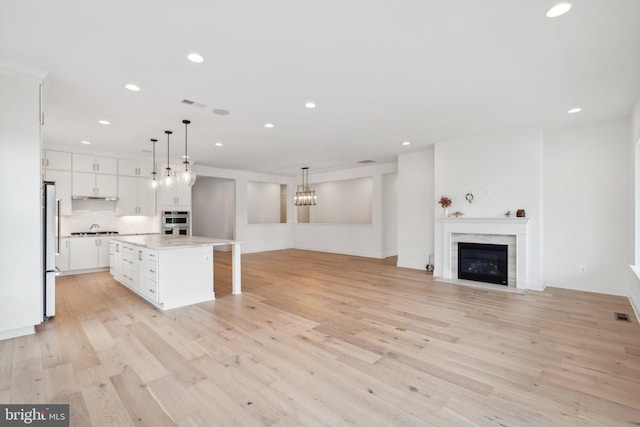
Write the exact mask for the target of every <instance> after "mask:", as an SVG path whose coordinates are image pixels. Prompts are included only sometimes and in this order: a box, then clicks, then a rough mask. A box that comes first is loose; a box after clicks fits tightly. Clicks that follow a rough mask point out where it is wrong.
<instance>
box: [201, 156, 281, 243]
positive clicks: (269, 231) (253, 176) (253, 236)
mask: <svg viewBox="0 0 640 427" xmlns="http://www.w3.org/2000/svg"><path fill="white" fill-rule="evenodd" d="M194 171H195V172H196V173H197V174H198V180H200V177H212V178H222V179H227V180H233V181H234V182H235V187H234V202H233V205H232V206H231V209H232V210H233V212H232V213H230V212H227V215H228V217H230V216H231V217H233V218H234V224H233V229H234V231H235V232H234V237H233V238H234V239H235V240H239V241H241V242H242V244H241V245H240V246H241V250H242V253H251V252H262V251H272V250H277V249H287V248H291V247H293V231H292V228H291V225H290V224H279V223H278V224H249V221H248V219H249V216H248V203H247V185H248V183H249V181H256V182H270V183H276V184H285V185H287V186H288V187H287V190H288V191H287V192H288V193H289V194H293V193H292V192H291V191H292V189H293V178H291V177H283V176H278V175H269V174H260V173H255V172H246V171H238V170H232V169H222V168H214V167H209V166H203V165H194ZM196 184H197V181H196ZM278 197H279V196H278ZM196 198H199V197H198V196H193V197H192V204H193V203H198V201H196ZM278 200H279V199H278ZM292 207H293V201H291V203H290V204H289V205H288V206H287V218H291V217H292V212H293V209H292ZM278 222H279V221H278Z"/></svg>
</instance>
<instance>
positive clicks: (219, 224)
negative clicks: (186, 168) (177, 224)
mask: <svg viewBox="0 0 640 427" xmlns="http://www.w3.org/2000/svg"><path fill="white" fill-rule="evenodd" d="M229 184H231V185H229ZM191 200H192V203H191V220H192V230H191V231H192V234H193V235H194V236H205V237H216V238H221V239H233V224H232V222H233V221H234V218H233V217H231V218H229V215H228V212H229V211H231V212H234V209H230V206H231V207H234V203H233V181H230V180H226V179H219V178H210V177H203V176H199V177H198V179H197V181H196V182H195V184H194V185H193V187H192V188H191ZM230 219H231V221H229V220H230Z"/></svg>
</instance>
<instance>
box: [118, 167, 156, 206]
mask: <svg viewBox="0 0 640 427" xmlns="http://www.w3.org/2000/svg"><path fill="white" fill-rule="evenodd" d="M150 183H151V180H150V179H147V178H136V177H133V176H122V175H120V177H119V178H118V207H117V209H116V215H145V216H153V215H156V193H155V192H154V191H153V190H151V185H150Z"/></svg>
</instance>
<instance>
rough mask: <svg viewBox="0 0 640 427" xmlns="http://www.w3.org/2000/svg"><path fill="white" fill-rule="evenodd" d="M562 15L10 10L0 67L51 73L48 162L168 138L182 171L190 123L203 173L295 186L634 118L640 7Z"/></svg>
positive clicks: (189, 4)
mask: <svg viewBox="0 0 640 427" xmlns="http://www.w3.org/2000/svg"><path fill="white" fill-rule="evenodd" d="M555 3H556V1H555V0H484V1H478V0H446V1H443V0H438V1H435V0H404V1H392V0H323V1H309V0H271V1H263V0H226V1H214V0H181V1H176V0H136V1H130V0H109V1H95V0H94V1H89V0H57V1H50V0H20V1H16V0H0V57H2V58H5V59H9V60H13V61H18V62H21V63H24V64H28V65H31V66H35V67H39V68H42V69H44V70H47V71H48V73H49V74H48V77H47V81H46V87H45V96H46V97H45V109H46V123H45V126H44V129H43V144H44V146H45V147H57V148H64V149H68V150H72V151H76V152H81V151H87V150H90V151H92V152H102V153H113V154H117V155H118V156H121V157H122V156H129V157H137V158H145V157H146V158H148V157H149V154H147V153H144V152H143V150H150V149H151V143H150V142H149V140H150V138H157V139H159V140H160V142H159V143H158V144H159V145H158V156H159V157H160V158H165V156H166V153H167V150H166V136H165V135H164V133H163V132H164V130H166V129H169V130H173V131H174V135H173V136H172V139H171V158H172V160H176V161H177V160H178V159H179V158H180V156H181V154H183V151H184V125H183V124H182V120H183V119H190V120H191V121H192V124H191V125H190V127H189V157H190V160H191V161H192V162H194V163H196V164H204V165H210V166H215V167H221V168H228V169H242V170H250V171H256V172H264V173H272V174H278V175H296V174H298V172H299V168H300V167H303V166H310V167H311V170H312V173H313V171H326V170H335V169H343V168H351V167H356V166H357V165H358V163H357V162H358V161H360V160H374V161H376V162H390V161H394V160H395V159H396V158H397V156H398V154H400V153H403V152H406V151H415V150H421V149H425V148H426V147H428V146H430V145H432V144H433V143H435V142H438V141H442V140H447V139H451V138H457V137H464V136H468V135H474V134H484V133H489V132H494V131H499V130H504V129H513V128H519V127H526V126H545V127H548V126H568V125H573V124H579V123H584V122H590V121H594V120H600V119H606V118H611V117H620V116H624V115H628V114H629V113H630V111H631V109H632V107H633V103H634V101H635V99H636V97H637V96H638V93H639V92H640V2H639V1H637V0H573V8H572V9H571V11H569V13H567V14H566V15H563V16H561V17H558V18H553V19H549V18H546V17H545V12H546V11H547V9H549V8H550V7H551V6H552V5H553V4H555ZM190 52H198V53H199V54H201V55H202V56H203V57H204V58H205V61H204V62H203V63H201V64H196V63H192V62H190V61H189V60H187V58H186V56H187V54H189V53H190ZM127 83H135V84H137V85H138V86H140V88H141V90H140V91H139V92H131V91H129V90H127V89H125V87H124V86H125V84H127ZM184 99H187V100H191V101H195V102H196V103H199V104H201V105H202V107H195V106H193V105H191V106H189V105H185V104H183V103H182V102H181V101H182V100H184ZM307 101H313V102H315V103H316V104H317V107H316V108H315V109H308V108H305V103H306V102H307ZM575 106H579V107H581V108H582V112H581V113H578V114H567V110H569V109H570V108H572V107H575ZM213 109H224V110H227V111H229V112H230V114H228V115H224V116H223V115H218V114H215V113H213V112H212V110H213ZM101 119H104V120H108V121H110V122H111V124H110V125H108V126H105V125H101V124H99V123H98V120H101ZM265 123H273V124H274V127H273V128H271V129H269V128H265V127H264V125H265ZM81 140H86V141H90V142H91V145H89V146H86V145H82V144H80V141H81ZM404 141H410V142H411V145H409V146H403V145H401V143H402V142H404ZM216 142H221V143H222V144H223V146H222V147H217V146H216V145H215V143H216Z"/></svg>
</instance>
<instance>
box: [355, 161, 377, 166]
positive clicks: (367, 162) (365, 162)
mask: <svg viewBox="0 0 640 427" xmlns="http://www.w3.org/2000/svg"><path fill="white" fill-rule="evenodd" d="M375 162H376V161H375V160H358V163H362V164H363V165H368V164H369V163H375Z"/></svg>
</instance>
